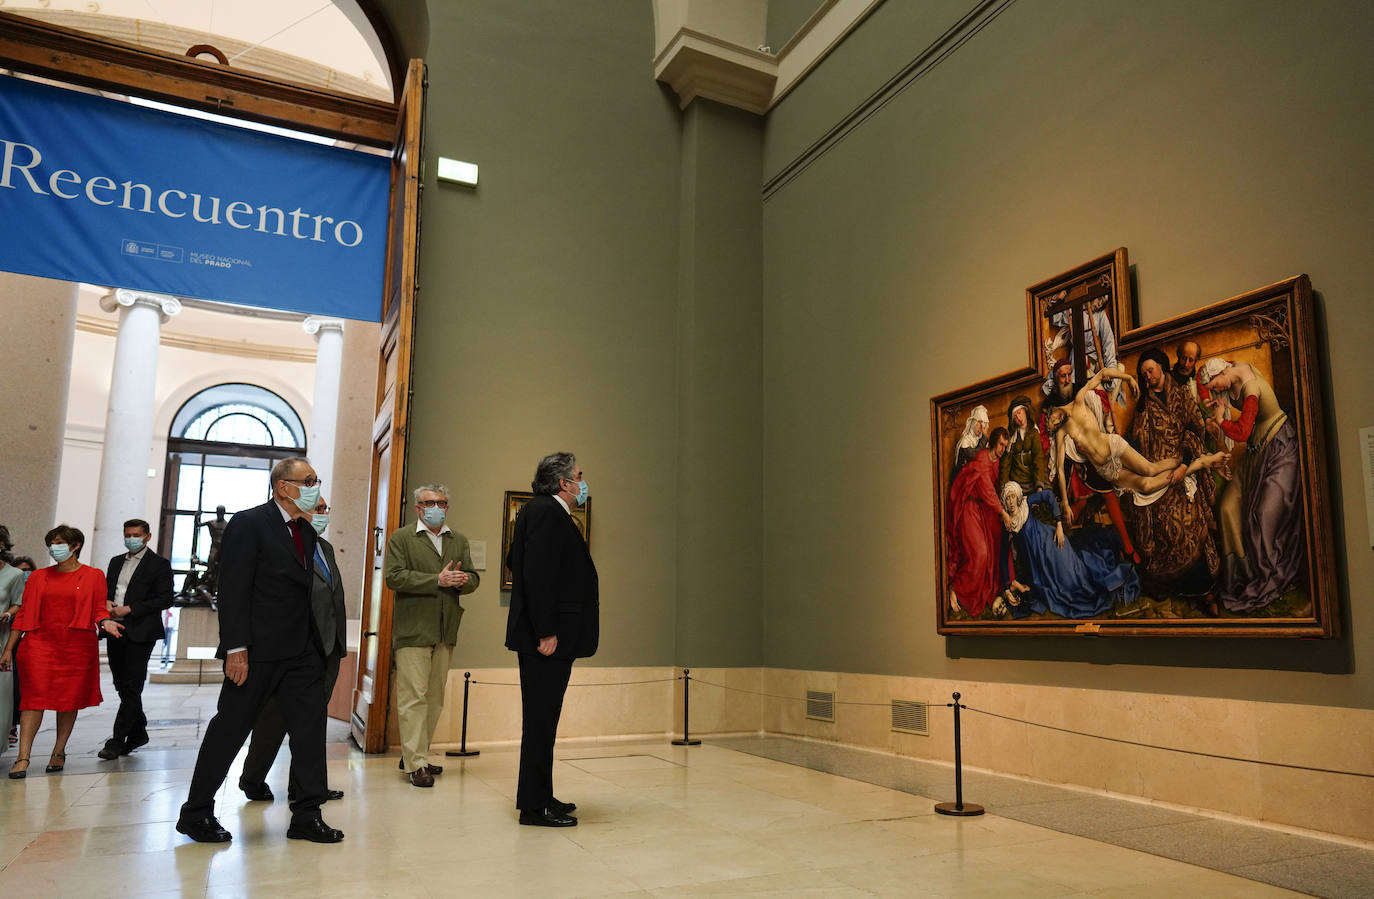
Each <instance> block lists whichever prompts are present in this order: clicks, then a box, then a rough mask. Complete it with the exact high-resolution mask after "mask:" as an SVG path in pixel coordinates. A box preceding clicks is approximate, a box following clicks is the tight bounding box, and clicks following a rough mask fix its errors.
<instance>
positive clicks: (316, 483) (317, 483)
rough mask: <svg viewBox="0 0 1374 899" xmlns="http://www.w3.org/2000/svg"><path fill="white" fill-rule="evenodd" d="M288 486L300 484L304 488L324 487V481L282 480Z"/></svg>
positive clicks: (311, 479) (317, 479)
mask: <svg viewBox="0 0 1374 899" xmlns="http://www.w3.org/2000/svg"><path fill="white" fill-rule="evenodd" d="M282 480H283V481H286V482H287V483H288V484H300V485H301V486H302V487H323V486H324V481H323V480H322V479H321V478H282Z"/></svg>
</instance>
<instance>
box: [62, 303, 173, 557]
mask: <svg viewBox="0 0 1374 899" xmlns="http://www.w3.org/2000/svg"><path fill="white" fill-rule="evenodd" d="M100 308H101V309H103V310H105V311H106V312H115V311H116V310H118V312H119V334H118V336H117V337H116V338H115V356H114V368H113V370H112V371H111V372H110V406H109V411H108V412H107V413H106V416H105V445H104V448H103V450H102V451H101V455H100V487H99V489H98V490H97V492H96V504H95V533H94V534H93V535H92V537H91V545H90V546H89V547H87V552H84V553H82V557H83V558H82V561H84V562H86V563H87V564H90V565H95V566H97V567H99V568H104V567H105V563H106V562H108V561H109V560H110V558H111V557H112V556H114V555H116V554H117V553H120V552H122V551H123V550H124V522H125V520H127V519H129V518H143V519H146V520H147V521H148V522H150V523H152V524H153V527H154V528H155V529H156V528H157V524H156V523H155V522H154V519H155V518H156V517H157V513H158V510H157V509H149V508H148V507H147V496H148V463H149V462H150V459H149V457H148V448H149V447H150V446H152V443H153V418H154V415H155V413H156V411H157V409H156V399H157V356H158V342H159V338H160V332H161V330H162V325H163V324H165V323H166V322H167V320H168V319H170V318H171V317H172V316H173V315H176V314H177V313H178V312H180V311H181V303H180V302H179V301H177V300H176V299H174V298H173V297H169V296H163V295H162V294H156V293H145V292H143V291H137V290H123V289H120V290H116V291H113V292H111V293H108V294H106V295H105V296H104V297H102V298H101V300H100Z"/></svg>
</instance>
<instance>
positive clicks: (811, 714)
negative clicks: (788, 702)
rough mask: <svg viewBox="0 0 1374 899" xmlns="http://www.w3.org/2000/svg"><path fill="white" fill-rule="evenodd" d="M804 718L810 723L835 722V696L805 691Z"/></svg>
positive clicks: (816, 691)
mask: <svg viewBox="0 0 1374 899" xmlns="http://www.w3.org/2000/svg"><path fill="white" fill-rule="evenodd" d="M806 717H807V718H810V719H811V720H812V721H829V722H831V723H832V724H833V723H834V721H835V694H834V693H823V692H821V691H819V690H807V691H806Z"/></svg>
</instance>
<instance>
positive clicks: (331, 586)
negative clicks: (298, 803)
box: [239, 497, 348, 802]
mask: <svg viewBox="0 0 1374 899" xmlns="http://www.w3.org/2000/svg"><path fill="white" fill-rule="evenodd" d="M310 523H311V526H312V527H314V529H315V533H316V534H319V535H320V538H319V539H318V540H316V541H315V560H314V565H313V569H314V575H315V576H314V581H313V582H312V584H311V590H310V608H311V611H312V612H313V614H314V619H315V620H314V624H315V628H316V629H317V630H318V631H319V634H320V643H321V644H323V646H324V696H323V697H322V699H321V701H322V702H324V703H325V704H328V703H329V697H330V696H332V695H333V694H334V682H335V681H337V680H338V679H339V662H340V661H341V660H342V659H343V657H344V656H345V655H347V654H348V639H347V631H346V627H347V621H348V612H347V611H346V610H345V609H344V591H343V579H342V577H340V575H339V566H338V565H337V564H336V563H335V561H334V547H333V546H332V545H330V543H329V541H327V540H325V539H324V536H323V535H324V529H325V528H327V527H329V504H328V503H326V502H325V500H324V497H320V501H319V503H318V504H317V505H316V506H315V511H314V514H313V515H312V516H311V522H310ZM285 736H286V723H285V721H283V720H282V716H281V710H280V709H279V708H277V704H276V702H275V701H272V702H268V703H267V704H266V705H264V706H263V710H262V714H261V715H260V716H259V717H258V720H257V723H256V724H255V725H254V726H253V738H252V740H250V741H249V743H248V756H247V758H245V759H244V761H243V773H242V774H241V775H240V776H239V789H241V790H243V793H244V795H245V796H247V797H248V798H249V799H251V800H257V801H264V802H271V801H272V799H274V798H275V797H274V796H273V795H272V789H271V788H270V787H268V786H267V783H266V780H267V771H268V769H270V768H271V767H272V762H273V761H275V760H276V758H277V750H278V749H280V748H281V741H282V738H283V737H285ZM287 790H288V791H289V797H290V798H294V795H295V792H296V785H295V784H288V786H287ZM325 795H326V796H327V797H328V798H329V799H342V798H343V790H328V791H326V794H325Z"/></svg>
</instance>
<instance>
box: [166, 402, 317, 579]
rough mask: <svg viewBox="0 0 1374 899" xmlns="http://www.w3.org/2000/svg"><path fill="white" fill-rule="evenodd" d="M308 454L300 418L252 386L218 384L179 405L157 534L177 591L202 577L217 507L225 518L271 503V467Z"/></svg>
mask: <svg viewBox="0 0 1374 899" xmlns="http://www.w3.org/2000/svg"><path fill="white" fill-rule="evenodd" d="M305 453H306V438H305V425H304V424H303V423H302V422H301V417H300V415H298V414H297V413H296V410H295V409H293V408H291V404H290V403H288V402H286V400H284V399H282V398H281V397H280V396H278V395H277V394H275V393H273V392H272V391H270V390H267V389H265V388H262V387H258V386H257V385H255V384H217V385H215V386H214V387H210V388H208V389H206V390H202V391H201V392H200V393H197V394H196V395H195V396H193V397H191V398H190V399H189V400H187V401H186V402H185V403H183V404H182V406H181V408H180V409H178V410H177V414H176V415H175V416H173V418H172V427H171V433H170V435H169V436H168V438H167V468H166V471H167V478H166V481H165V486H164V488H163V494H162V527H161V530H160V534H161V537H160V547H161V552H162V553H163V554H164V555H166V556H167V558H169V559H171V560H172V571H173V572H174V574H175V576H176V585H177V589H178V590H180V589H181V587H182V585H183V583H184V580H185V577H186V575H187V573H188V572H190V571H192V570H193V569H194V570H196V571H197V572H198V574H199V575H200V576H202V577H203V576H204V575H205V573H206V564H207V562H208V561H209V557H210V550H211V549H212V548H213V543H214V540H213V536H212V535H213V534H214V533H215V532H216V531H217V530H219V528H218V527H216V526H213V525H211V523H212V522H214V521H216V520H217V519H218V518H219V516H220V511H219V509H220V507H223V516H224V518H225V519H227V518H229V516H231V515H233V514H234V513H235V512H239V511H242V510H243V509H247V508H249V507H251V506H256V505H259V504H261V503H263V502H266V500H267V495H268V483H267V476H268V473H269V472H270V471H271V470H272V466H273V465H275V464H276V463H277V462H278V461H280V460H282V459H287V458H290V457H291V456H304V455H305Z"/></svg>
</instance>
